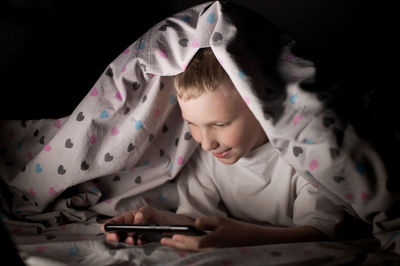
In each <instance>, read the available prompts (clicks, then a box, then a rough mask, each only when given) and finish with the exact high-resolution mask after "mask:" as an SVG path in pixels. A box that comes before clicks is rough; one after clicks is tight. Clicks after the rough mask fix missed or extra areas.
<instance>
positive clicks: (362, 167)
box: [356, 163, 365, 175]
mask: <svg viewBox="0 0 400 266" xmlns="http://www.w3.org/2000/svg"><path fill="white" fill-rule="evenodd" d="M356 169H357V172H358V173H359V174H360V175H362V174H364V173H365V165H364V164H363V163H357V165H356Z"/></svg>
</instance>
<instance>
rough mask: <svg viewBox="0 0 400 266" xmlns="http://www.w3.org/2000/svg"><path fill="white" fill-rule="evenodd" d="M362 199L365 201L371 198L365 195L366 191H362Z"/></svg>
mask: <svg viewBox="0 0 400 266" xmlns="http://www.w3.org/2000/svg"><path fill="white" fill-rule="evenodd" d="M361 198H362V199H363V200H369V199H370V196H369V195H368V194H367V193H365V192H364V191H361Z"/></svg>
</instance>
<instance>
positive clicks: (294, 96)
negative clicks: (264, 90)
mask: <svg viewBox="0 0 400 266" xmlns="http://www.w3.org/2000/svg"><path fill="white" fill-rule="evenodd" d="M298 96H299V95H298V94H297V93H295V94H293V95H292V96H290V103H291V104H295V103H296V100H297V97H298Z"/></svg>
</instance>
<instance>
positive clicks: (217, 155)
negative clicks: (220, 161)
mask: <svg viewBox="0 0 400 266" xmlns="http://www.w3.org/2000/svg"><path fill="white" fill-rule="evenodd" d="M231 150H232V148H230V149H228V150H226V151H224V152H213V154H214V156H215V157H217V158H224V157H226V156H228V154H229V153H230V151H231Z"/></svg>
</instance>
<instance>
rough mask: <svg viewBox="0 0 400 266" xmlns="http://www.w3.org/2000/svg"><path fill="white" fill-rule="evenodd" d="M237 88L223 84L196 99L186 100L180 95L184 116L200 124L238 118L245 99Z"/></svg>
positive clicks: (180, 104)
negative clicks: (223, 85)
mask: <svg viewBox="0 0 400 266" xmlns="http://www.w3.org/2000/svg"><path fill="white" fill-rule="evenodd" d="M235 90H236V89H235V88H229V87H222V86H221V87H219V88H218V89H216V90H214V91H211V92H206V93H203V94H202V95H200V96H199V97H197V98H194V99H190V100H186V101H185V100H183V99H180V98H179V97H178V103H179V106H180V107H181V111H182V116H183V118H184V119H185V120H187V121H189V122H191V123H194V124H198V125H203V124H210V123H215V122H228V121H229V120H232V119H234V118H236V117H237V116H238V115H240V113H241V112H242V109H243V104H244V101H243V99H242V98H241V97H240V95H239V93H237V92H236V91H235Z"/></svg>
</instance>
